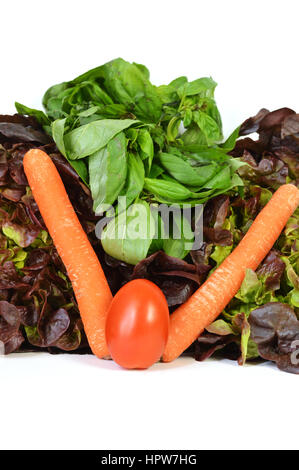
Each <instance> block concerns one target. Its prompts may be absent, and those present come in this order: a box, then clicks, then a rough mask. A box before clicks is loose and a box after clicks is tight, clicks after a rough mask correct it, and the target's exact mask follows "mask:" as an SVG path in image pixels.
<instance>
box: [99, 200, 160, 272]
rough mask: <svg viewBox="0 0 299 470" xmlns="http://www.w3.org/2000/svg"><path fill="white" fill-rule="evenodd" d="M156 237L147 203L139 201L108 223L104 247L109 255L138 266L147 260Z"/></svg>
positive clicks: (103, 237) (103, 238)
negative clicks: (140, 262)
mask: <svg viewBox="0 0 299 470" xmlns="http://www.w3.org/2000/svg"><path fill="white" fill-rule="evenodd" d="M154 235H155V220H154V218H153V216H152V214H151V210H150V207H149V205H148V203H147V202H145V201H139V202H138V204H133V205H132V206H130V207H129V208H128V209H127V210H126V211H123V212H121V213H120V214H119V215H118V216H117V217H115V218H114V219H113V220H112V221H111V222H109V223H108V225H107V227H106V228H105V229H104V231H103V234H102V239H101V240H102V245H103V248H104V250H105V252H106V253H108V255H110V256H113V258H116V259H119V260H121V261H125V262H126V263H129V264H137V263H139V261H141V260H143V259H144V258H146V256H147V253H148V250H149V247H150V245H151V243H152V239H153V237H154Z"/></svg>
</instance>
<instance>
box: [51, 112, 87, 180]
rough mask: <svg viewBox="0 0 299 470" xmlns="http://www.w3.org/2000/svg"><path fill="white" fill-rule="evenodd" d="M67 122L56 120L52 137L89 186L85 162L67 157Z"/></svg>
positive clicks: (53, 123)
mask: <svg viewBox="0 0 299 470" xmlns="http://www.w3.org/2000/svg"><path fill="white" fill-rule="evenodd" d="M66 120H67V119H66V118H64V119H56V121H54V122H52V125H51V129H52V136H53V139H54V142H55V143H56V145H57V147H58V149H59V150H60V152H61V153H62V155H63V156H64V157H65V158H66V159H67V160H68V162H69V163H70V165H71V166H72V167H73V168H74V170H75V171H76V172H77V173H78V175H79V176H80V178H81V179H82V181H83V182H84V183H85V184H86V185H87V186H88V171H87V168H86V164H85V162H84V161H83V160H70V159H69V158H68V157H67V154H66V150H65V145H64V129H65V125H66Z"/></svg>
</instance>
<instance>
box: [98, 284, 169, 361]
mask: <svg viewBox="0 0 299 470" xmlns="http://www.w3.org/2000/svg"><path fill="white" fill-rule="evenodd" d="M168 330H169V310H168V305H167V301H166V298H165V297H164V294H163V292H162V291H161V289H159V287H157V286H156V285H155V284H153V283H152V282H150V281H147V280H146V279H136V280H134V281H131V282H129V283H128V284H125V285H124V286H123V287H122V288H121V289H120V290H119V291H118V292H117V294H116V295H115V297H114V298H113V300H112V303H111V306H110V308H109V311H108V315H107V320H106V341H107V345H108V349H109V351H110V354H111V356H112V359H114V361H115V362H117V364H119V365H120V366H122V367H125V368H126V369H147V368H148V367H150V366H151V365H152V364H154V363H155V362H156V361H158V360H159V359H160V357H161V356H162V354H163V351H164V348H165V346H166V342H167V338H168Z"/></svg>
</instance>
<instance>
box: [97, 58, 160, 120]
mask: <svg viewBox="0 0 299 470" xmlns="http://www.w3.org/2000/svg"><path fill="white" fill-rule="evenodd" d="M99 76H100V78H102V79H104V86H105V88H106V89H107V91H108V93H109V95H110V96H111V97H112V98H113V99H114V100H115V101H116V102H118V103H123V104H125V105H126V106H127V108H128V109H130V110H131V111H132V112H133V113H134V114H135V115H136V116H137V117H138V118H139V119H141V120H143V121H144V122H158V120H159V119H160V117H161V113H162V101H161V99H160V97H159V95H158V93H157V90H156V88H155V87H154V86H153V85H152V84H151V82H150V81H149V80H148V78H147V77H146V76H145V73H144V69H143V70H142V71H141V70H140V65H139V66H136V65H134V64H130V63H129V62H126V61H125V60H123V59H120V58H119V59H115V60H112V61H111V62H108V63H107V64H104V65H103V66H102V67H101V68H100V70H99Z"/></svg>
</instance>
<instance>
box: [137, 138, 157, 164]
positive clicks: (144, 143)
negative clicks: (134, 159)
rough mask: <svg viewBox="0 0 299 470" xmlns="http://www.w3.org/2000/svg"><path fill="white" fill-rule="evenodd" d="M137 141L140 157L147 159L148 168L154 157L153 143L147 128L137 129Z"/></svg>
mask: <svg viewBox="0 0 299 470" xmlns="http://www.w3.org/2000/svg"><path fill="white" fill-rule="evenodd" d="M137 142H138V144H139V147H140V151H141V158H142V160H144V159H145V158H146V159H148V170H150V168H151V166H152V161H153V158H154V143H153V139H152V138H151V135H150V133H149V132H148V130H146V129H139V133H138V138H137Z"/></svg>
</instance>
